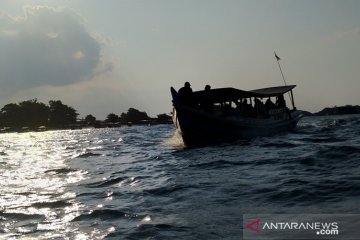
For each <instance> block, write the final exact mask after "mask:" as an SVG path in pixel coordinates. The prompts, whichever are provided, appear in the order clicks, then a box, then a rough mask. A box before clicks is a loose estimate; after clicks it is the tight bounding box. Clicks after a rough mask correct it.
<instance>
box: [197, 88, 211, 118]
mask: <svg viewBox="0 0 360 240" xmlns="http://www.w3.org/2000/svg"><path fill="white" fill-rule="evenodd" d="M210 90H211V86H210V85H206V86H205V90H204V95H203V97H202V99H201V103H200V105H201V108H202V109H203V110H204V112H206V113H214V104H213V102H212V99H211V91H210Z"/></svg>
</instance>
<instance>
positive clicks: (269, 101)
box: [265, 97, 276, 116]
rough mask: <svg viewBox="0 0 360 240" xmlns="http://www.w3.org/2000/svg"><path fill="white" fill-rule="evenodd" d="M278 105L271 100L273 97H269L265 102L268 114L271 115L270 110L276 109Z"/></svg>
mask: <svg viewBox="0 0 360 240" xmlns="http://www.w3.org/2000/svg"><path fill="white" fill-rule="evenodd" d="M275 107H276V105H275V104H274V103H273V102H272V101H271V98H270V97H269V98H268V99H267V100H266V102H265V111H266V115H267V116H268V115H269V111H270V110H272V109H274V108H275Z"/></svg>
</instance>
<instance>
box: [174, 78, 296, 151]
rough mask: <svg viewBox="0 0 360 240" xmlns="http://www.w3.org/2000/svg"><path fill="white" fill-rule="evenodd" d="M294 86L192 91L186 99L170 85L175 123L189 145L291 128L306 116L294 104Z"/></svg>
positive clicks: (246, 137)
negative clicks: (287, 95)
mask: <svg viewBox="0 0 360 240" xmlns="http://www.w3.org/2000/svg"><path fill="white" fill-rule="evenodd" d="M295 87H296V85H286V86H276V87H268V88H262V89H255V90H251V91H245V90H240V89H236V88H217V89H208V90H203V91H194V92H192V93H191V100H190V101H189V99H187V100H186V101H184V99H183V98H182V96H181V94H179V93H178V92H177V91H176V90H175V89H174V88H173V87H171V88H170V91H171V95H172V103H173V116H172V118H173V123H174V125H175V126H176V128H177V130H178V132H179V133H180V134H181V137H182V139H183V142H184V144H185V146H186V147H197V146H206V145H209V144H215V143H220V142H229V141H236V140H250V139H253V138H256V137H266V136H273V135H276V134H278V133H281V132H286V131H291V130H293V129H294V128H295V127H296V125H297V123H298V121H299V120H300V119H301V118H302V116H303V115H302V113H301V111H298V110H297V109H296V107H295V103H294V96H293V89H294V88H295ZM179 92H180V90H179ZM285 94H289V98H290V101H291V104H292V108H291V109H290V108H288V107H287V106H286V102H285V100H284V95H285ZM265 100H266V103H265V104H264V103H263V101H265ZM275 100H276V103H274V102H275ZM189 102H190V104H189ZM205 103H206V104H205ZM209 106H210V108H209Z"/></svg>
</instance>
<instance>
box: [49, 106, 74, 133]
mask: <svg viewBox="0 0 360 240" xmlns="http://www.w3.org/2000/svg"><path fill="white" fill-rule="evenodd" d="M49 106H50V119H49V124H50V126H52V127H65V126H66V125H69V124H72V123H76V118H77V116H78V113H77V112H76V110H75V109H74V108H73V107H69V106H67V105H65V104H63V103H62V102H61V101H60V100H57V101H54V100H51V101H50V102H49Z"/></svg>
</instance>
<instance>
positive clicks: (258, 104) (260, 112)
mask: <svg viewBox="0 0 360 240" xmlns="http://www.w3.org/2000/svg"><path fill="white" fill-rule="evenodd" d="M255 110H256V114H257V116H258V117H264V116H265V105H264V103H263V102H262V101H261V100H260V99H258V98H255Z"/></svg>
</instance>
